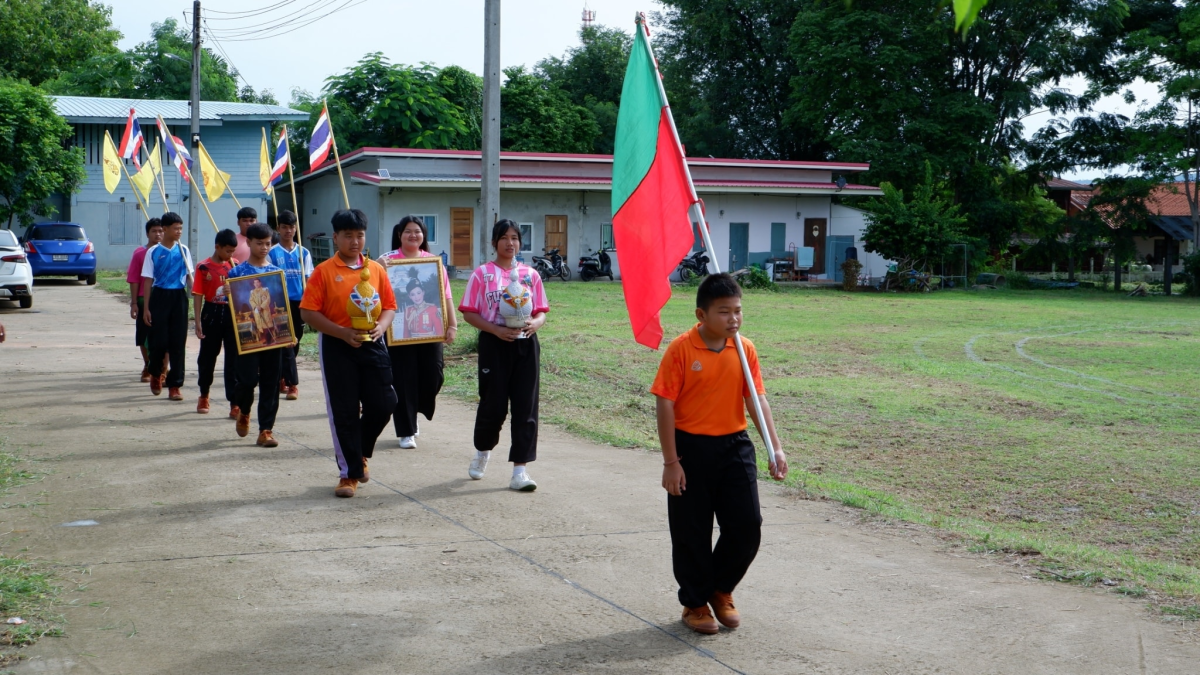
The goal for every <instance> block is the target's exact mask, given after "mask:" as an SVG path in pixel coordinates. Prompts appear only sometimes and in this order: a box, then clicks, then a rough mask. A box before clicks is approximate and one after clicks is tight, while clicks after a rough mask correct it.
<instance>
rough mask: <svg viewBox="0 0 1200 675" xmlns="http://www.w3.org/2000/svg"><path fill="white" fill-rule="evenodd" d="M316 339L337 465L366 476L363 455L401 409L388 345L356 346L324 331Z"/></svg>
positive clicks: (345, 475) (368, 455) (354, 474)
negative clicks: (393, 379)
mask: <svg viewBox="0 0 1200 675" xmlns="http://www.w3.org/2000/svg"><path fill="white" fill-rule="evenodd" d="M317 345H318V346H319V349H320V354H321V375H322V376H323V377H324V379H325V407H326V410H327V411H328V412H329V426H330V430H331V431H332V432H333V450H334V454H336V455H337V463H338V469H339V470H340V471H341V477H342V478H355V479H361V478H362V476H363V458H366V459H370V458H371V456H372V455H373V454H374V453H375V441H376V440H378V439H379V434H380V433H382V432H383V428H384V427H386V426H387V423H388V419H389V418H390V417H391V416H392V411H393V410H395V409H396V392H395V391H394V390H393V389H392V364H391V360H390V359H389V358H388V350H387V347H385V346H384V345H383V342H364V343H363V344H362V346H361V347H357V348H356V347H351V346H350V345H348V344H346V343H345V342H343V341H342V340H339V339H337V338H331V337H329V336H328V335H325V334H321V335H318V336H317ZM275 387H276V389H278V387H279V383H278V381H276V383H275ZM360 405H361V406H362V412H361V413H360V412H359V406H360Z"/></svg>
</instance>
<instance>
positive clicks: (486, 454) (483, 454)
mask: <svg viewBox="0 0 1200 675" xmlns="http://www.w3.org/2000/svg"><path fill="white" fill-rule="evenodd" d="M491 456H492V451H491V450H476V451H475V459H484V460H486V459H489V458H491Z"/></svg>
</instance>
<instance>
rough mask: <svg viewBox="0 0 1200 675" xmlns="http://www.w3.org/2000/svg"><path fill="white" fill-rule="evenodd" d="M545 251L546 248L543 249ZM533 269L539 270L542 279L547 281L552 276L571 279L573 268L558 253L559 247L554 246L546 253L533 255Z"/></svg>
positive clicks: (565, 279) (564, 279)
mask: <svg viewBox="0 0 1200 675" xmlns="http://www.w3.org/2000/svg"><path fill="white" fill-rule="evenodd" d="M542 250H543V251H544V250H545V249H542ZM533 269H535V270H537V272H538V274H539V275H540V276H541V277H542V281H546V280H547V279H549V278H550V277H558V278H560V279H562V280H563V281H569V280H570V279H571V268H570V266H568V265H567V261H566V260H564V259H563V257H562V256H561V255H559V254H558V249H556V248H552V249H550V251H549V252H548V253H546V255H544V256H542V255H535V256H533Z"/></svg>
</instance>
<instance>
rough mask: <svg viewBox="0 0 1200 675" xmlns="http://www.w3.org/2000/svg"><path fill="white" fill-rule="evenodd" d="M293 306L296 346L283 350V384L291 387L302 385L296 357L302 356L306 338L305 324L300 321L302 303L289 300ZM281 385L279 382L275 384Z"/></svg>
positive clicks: (293, 327)
mask: <svg viewBox="0 0 1200 675" xmlns="http://www.w3.org/2000/svg"><path fill="white" fill-rule="evenodd" d="M288 304H289V305H291V306H292V330H294V331H296V334H295V337H296V346H295V347H292V348H291V349H287V348H285V349H284V350H283V382H284V384H286V385H288V386H289V387H294V386H296V385H298V384H300V372H299V371H298V370H297V369H296V357H298V356H300V338H302V337H304V322H303V321H301V320H300V301H299V300H289V301H288ZM275 385H276V386H278V385H279V383H278V382H276V383H275Z"/></svg>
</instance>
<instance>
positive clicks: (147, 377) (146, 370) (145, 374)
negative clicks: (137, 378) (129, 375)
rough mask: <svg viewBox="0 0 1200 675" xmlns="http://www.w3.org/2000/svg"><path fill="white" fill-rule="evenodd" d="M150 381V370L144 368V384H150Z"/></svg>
mask: <svg viewBox="0 0 1200 675" xmlns="http://www.w3.org/2000/svg"><path fill="white" fill-rule="evenodd" d="M149 381H150V369H149V368H142V382H149Z"/></svg>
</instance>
